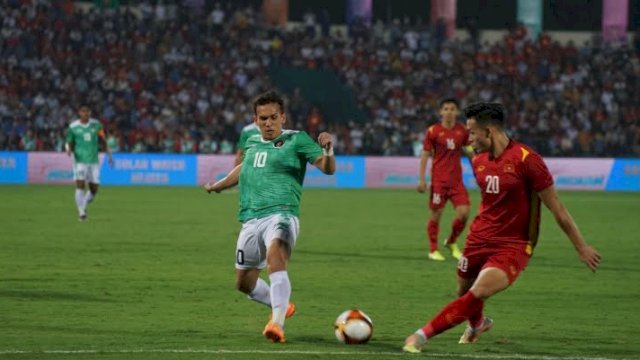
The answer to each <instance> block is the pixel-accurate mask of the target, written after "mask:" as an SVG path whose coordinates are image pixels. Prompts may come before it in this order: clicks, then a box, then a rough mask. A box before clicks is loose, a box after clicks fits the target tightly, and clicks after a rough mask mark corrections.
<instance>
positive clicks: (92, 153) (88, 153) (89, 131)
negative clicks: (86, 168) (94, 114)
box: [66, 119, 104, 164]
mask: <svg viewBox="0 0 640 360" xmlns="http://www.w3.org/2000/svg"><path fill="white" fill-rule="evenodd" d="M99 136H104V131H103V130H102V124H100V122H99V121H98V120H96V119H89V122H87V123H86V124H83V123H81V122H80V120H76V121H74V122H72V123H71V124H70V125H69V129H67V139H66V141H67V144H70V145H71V146H72V148H73V158H74V160H75V162H76V163H82V164H97V163H98V152H99V148H98V137H99Z"/></svg>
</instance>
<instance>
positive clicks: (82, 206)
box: [76, 188, 96, 216]
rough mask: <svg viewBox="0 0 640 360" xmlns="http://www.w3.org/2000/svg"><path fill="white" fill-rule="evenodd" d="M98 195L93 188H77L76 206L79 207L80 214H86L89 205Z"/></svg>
mask: <svg viewBox="0 0 640 360" xmlns="http://www.w3.org/2000/svg"><path fill="white" fill-rule="evenodd" d="M94 197H96V196H95V195H94V194H93V193H92V192H91V190H87V191H86V192H85V191H84V190H83V189H78V188H76V206H77V207H78V213H79V214H80V216H84V215H86V212H87V205H89V203H90V202H92V201H93V198H94Z"/></svg>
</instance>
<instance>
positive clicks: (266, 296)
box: [248, 278, 271, 307]
mask: <svg viewBox="0 0 640 360" xmlns="http://www.w3.org/2000/svg"><path fill="white" fill-rule="evenodd" d="M248 297H249V299H251V300H253V301H255V302H259V303H260V304H263V305H266V306H268V307H271V289H270V288H269V285H268V284H267V282H266V281H264V280H262V278H258V282H257V283H256V287H255V288H254V289H253V291H252V292H251V293H250V294H249V295H248Z"/></svg>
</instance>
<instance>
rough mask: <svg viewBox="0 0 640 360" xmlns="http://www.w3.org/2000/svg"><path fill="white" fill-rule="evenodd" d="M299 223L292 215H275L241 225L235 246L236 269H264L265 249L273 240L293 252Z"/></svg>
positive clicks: (265, 264)
mask: <svg viewBox="0 0 640 360" xmlns="http://www.w3.org/2000/svg"><path fill="white" fill-rule="evenodd" d="M299 231H300V222H299V220H298V218H297V217H296V216H294V215H288V214H275V215H269V216H267V217H263V218H260V219H251V220H249V221H247V222H245V223H243V224H242V229H241V230H240V235H238V244H237V246H236V269H264V268H265V267H266V266H267V249H268V248H269V245H270V244H271V241H272V240H273V239H281V240H283V241H285V242H286V243H287V244H289V249H290V250H293V248H294V247H295V246H296V240H297V239H298V232H299Z"/></svg>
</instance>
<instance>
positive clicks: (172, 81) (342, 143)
mask: <svg viewBox="0 0 640 360" xmlns="http://www.w3.org/2000/svg"><path fill="white" fill-rule="evenodd" d="M0 1H2V3H3V5H2V6H0V18H1V19H2V20H1V21H2V23H1V24H0V26H1V28H0V34H1V35H0V150H29V151H35V150H47V151H62V150H63V148H64V134H65V131H66V127H67V125H68V123H69V122H70V121H71V120H73V119H74V118H76V110H77V107H78V105H79V104H80V103H86V104H88V105H89V106H90V107H91V108H92V110H93V115H94V117H97V118H98V119H99V120H100V121H102V122H103V124H104V125H105V127H106V129H107V131H108V143H109V145H110V146H111V148H112V149H113V150H114V151H129V152H165V153H220V154H230V153H233V152H234V151H235V149H234V147H235V141H236V140H237V138H238V136H239V132H240V130H241V129H242V127H243V126H244V125H246V124H248V123H249V122H250V121H251V115H252V112H253V109H252V107H251V100H252V98H253V97H254V96H255V95H257V94H258V93H260V92H263V91H265V90H267V89H270V88H272V87H274V84H273V83H272V81H271V79H270V78H269V75H268V71H267V69H268V67H269V66H271V65H274V64H279V65H288V66H298V67H306V68H325V69H326V68H328V69H332V70H333V71H335V73H336V74H338V76H339V78H340V79H341V80H342V81H343V82H344V83H345V84H347V85H348V86H350V87H351V88H352V89H353V93H354V94H355V95H356V97H357V101H358V104H359V106H360V107H361V109H362V110H364V111H365V112H366V114H368V117H369V120H368V121H366V122H364V123H361V122H357V121H353V120H352V119H327V118H325V117H324V116H323V114H322V113H321V112H320V111H319V110H318V108H317V107H315V106H313V104H310V103H309V102H308V101H306V100H305V99H304V98H303V96H302V95H301V94H300V92H299V91H294V92H293V93H292V94H288V111H289V119H290V123H289V126H290V127H291V128H296V129H305V130H307V131H309V132H310V133H311V134H312V136H313V135H314V134H317V133H318V132H320V131H322V130H324V129H327V130H329V131H330V132H332V133H334V134H336V135H337V136H336V137H337V138H336V146H335V148H336V152H337V153H341V154H367V155H414V154H417V153H418V152H419V149H420V146H421V140H422V136H423V134H424V130H425V127H426V126H427V125H429V124H431V123H434V122H435V121H437V107H438V101H439V100H440V99H442V98H443V97H450V96H454V97H456V98H458V99H461V102H462V104H463V105H464V104H467V103H469V102H473V101H474V100H480V101H500V102H503V103H504V104H506V106H507V110H508V117H509V127H510V128H511V129H515V130H514V132H513V133H511V135H512V136H514V137H515V138H517V139H519V140H521V141H524V142H526V143H529V144H530V145H532V146H533V147H534V148H536V149H537V150H538V151H539V152H540V153H541V154H543V155H548V156H640V105H639V104H638V102H637V99H639V98H640V81H639V80H640V57H639V55H640V52H639V51H638V49H635V48H633V47H632V46H602V45H600V44H598V43H597V41H594V42H593V43H589V44H581V45H576V44H573V43H567V44H560V43H558V42H556V41H554V40H553V39H551V38H550V37H549V36H547V35H544V34H543V35H542V36H540V37H539V38H538V39H537V40H535V41H532V40H530V39H529V37H528V36H527V34H526V30H524V28H522V27H518V28H516V29H514V30H513V31H511V32H510V33H509V34H508V35H507V36H505V38H504V39H503V40H501V41H499V42H497V43H494V44H489V43H483V44H480V43H477V40H476V41H474V39H469V40H464V41H462V40H456V41H446V40H445V39H444V38H443V36H442V35H441V32H439V31H437V28H436V29H430V28H429V27H427V26H421V25H416V24H412V23H410V22H408V21H400V20H395V21H393V22H391V23H390V24H385V23H383V22H381V21H374V23H373V24H372V25H366V24H364V23H362V22H356V23H355V24H353V25H352V26H351V27H350V28H349V31H348V33H344V32H340V31H334V32H331V33H330V32H329V26H328V25H329V23H328V19H327V18H326V16H314V15H313V14H311V13H309V14H307V15H308V16H305V20H304V21H303V23H302V26H300V27H296V28H290V29H287V30H284V29H281V28H277V27H273V26H267V25H264V24H263V23H262V21H261V16H260V13H259V12H258V10H257V9H254V8H252V7H245V6H240V5H238V4H241V2H224V3H215V2H213V3H209V2H207V4H205V2H200V1H186V2H185V4H183V5H165V4H163V3H162V1H157V2H156V3H155V4H153V5H152V4H151V3H149V2H147V1H143V2H141V3H140V4H139V5H137V6H136V7H135V9H131V8H128V7H118V8H116V9H103V10H97V9H95V8H94V9H86V8H84V7H80V6H79V5H77V4H74V2H72V1H70V0H57V1H43V0H27V1H25V0H22V1H18V0H0Z"/></svg>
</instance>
